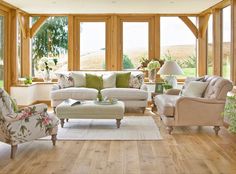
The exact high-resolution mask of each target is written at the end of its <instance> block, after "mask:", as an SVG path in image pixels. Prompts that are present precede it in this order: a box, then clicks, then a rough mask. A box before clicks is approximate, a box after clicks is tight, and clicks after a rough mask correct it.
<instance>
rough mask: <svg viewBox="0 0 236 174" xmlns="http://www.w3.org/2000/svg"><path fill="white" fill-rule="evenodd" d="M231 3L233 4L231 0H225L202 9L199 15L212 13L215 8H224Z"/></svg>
mask: <svg viewBox="0 0 236 174" xmlns="http://www.w3.org/2000/svg"><path fill="white" fill-rule="evenodd" d="M230 4H231V0H223V1H221V2H219V3H217V4H215V5H213V6H212V7H210V8H208V9H206V10H204V11H202V12H201V13H200V14H199V16H204V15H206V14H211V13H212V11H213V10H214V9H220V8H224V7H226V6H228V5H230Z"/></svg>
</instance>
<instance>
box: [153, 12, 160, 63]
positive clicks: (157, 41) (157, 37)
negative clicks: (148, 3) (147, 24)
mask: <svg viewBox="0 0 236 174" xmlns="http://www.w3.org/2000/svg"><path fill="white" fill-rule="evenodd" d="M154 32H155V36H154V37H155V58H158V59H160V57H161V18H160V15H156V16H155V29H154Z"/></svg>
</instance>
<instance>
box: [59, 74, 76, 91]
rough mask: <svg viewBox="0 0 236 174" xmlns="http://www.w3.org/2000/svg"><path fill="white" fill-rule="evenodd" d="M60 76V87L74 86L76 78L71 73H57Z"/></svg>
mask: <svg viewBox="0 0 236 174" xmlns="http://www.w3.org/2000/svg"><path fill="white" fill-rule="evenodd" d="M56 75H57V78H58V85H59V87H60V89H62V88H69V87H73V86H74V80H73V78H72V76H71V74H56Z"/></svg>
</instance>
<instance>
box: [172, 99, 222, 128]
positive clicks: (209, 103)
mask: <svg viewBox="0 0 236 174" xmlns="http://www.w3.org/2000/svg"><path fill="white" fill-rule="evenodd" d="M224 106H225V101H224V100H215V99H206V98H191V97H180V98H179V99H178V100H177V102H176V108H175V122H176V124H178V125H208V126H211V125H213V126H217V125H222V124H223V116H222V112H223V111H224Z"/></svg>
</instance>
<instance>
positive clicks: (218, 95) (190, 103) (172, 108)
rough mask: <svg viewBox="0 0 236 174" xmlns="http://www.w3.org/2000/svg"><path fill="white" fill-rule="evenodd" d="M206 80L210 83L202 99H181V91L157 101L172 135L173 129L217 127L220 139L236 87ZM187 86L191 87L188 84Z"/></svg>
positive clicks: (213, 78)
mask: <svg viewBox="0 0 236 174" xmlns="http://www.w3.org/2000/svg"><path fill="white" fill-rule="evenodd" d="M202 80H203V81H205V82H208V86H207V88H206V90H205V92H204V94H203V97H202V98H198V97H184V96H180V95H179V93H180V90H177V89H172V90H169V91H167V93H166V94H163V95H157V96H156V97H155V104H156V106H157V109H158V113H159V114H160V117H161V119H162V121H163V123H164V124H165V125H166V126H167V130H168V132H169V134H171V132H172V131H173V126H214V130H215V133H216V135H218V132H219V130H220V126H222V125H223V116H222V112H223V111H224V106H225V102H226V96H227V93H228V92H229V91H231V90H232V88H233V85H232V83H231V82H230V81H229V80H226V79H224V78H222V77H218V76H204V77H203V78H202ZM184 85H185V86H186V85H187V84H186V82H185V84H184Z"/></svg>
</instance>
